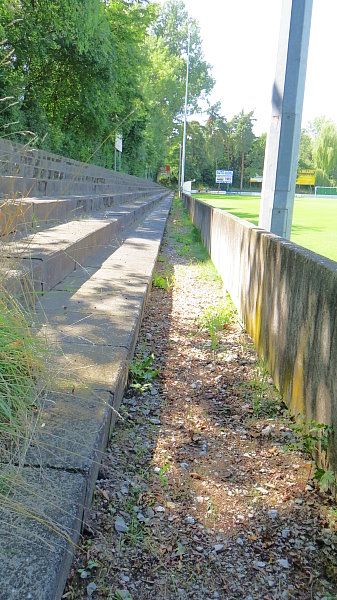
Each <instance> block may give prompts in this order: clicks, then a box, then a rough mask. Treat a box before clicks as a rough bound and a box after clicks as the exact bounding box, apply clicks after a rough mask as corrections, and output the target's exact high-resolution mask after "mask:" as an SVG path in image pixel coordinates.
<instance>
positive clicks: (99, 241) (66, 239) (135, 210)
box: [2, 191, 167, 293]
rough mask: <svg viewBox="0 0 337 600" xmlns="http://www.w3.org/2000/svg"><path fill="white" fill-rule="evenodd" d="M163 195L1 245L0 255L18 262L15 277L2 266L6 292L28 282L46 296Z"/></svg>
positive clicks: (165, 193)
mask: <svg viewBox="0 0 337 600" xmlns="http://www.w3.org/2000/svg"><path fill="white" fill-rule="evenodd" d="M165 196H167V192H165V191H161V192H160V193H159V194H155V195H152V196H150V198H145V199H138V200H134V202H133V203H132V204H131V203H128V204H126V205H122V204H121V205H118V206H116V208H114V209H109V210H105V211H103V212H94V213H92V215H91V217H90V218H89V217H86V218H83V219H82V220H79V221H69V222H68V223H63V224H61V225H57V226H56V227H51V228H49V229H47V230H45V231H39V232H37V233H35V234H32V235H29V236H27V237H25V238H23V239H21V240H19V241H15V242H12V243H9V244H3V245H2V255H3V256H4V257H7V259H8V261H10V260H13V259H14V260H16V261H18V260H19V261H20V263H21V265H20V267H19V269H20V271H19V274H17V269H18V267H17V266H16V267H15V269H16V273H15V274H14V275H13V273H11V270H10V269H9V267H8V264H7V265H6V267H5V269H6V274H5V277H7V279H8V286H9V289H10V291H12V292H13V291H16V292H17V293H19V292H20V290H22V289H25V287H26V285H27V281H29V280H31V281H32V289H33V290H35V292H38V293H46V292H47V291H48V290H50V289H52V288H53V287H54V286H55V285H57V284H58V283H59V282H60V281H62V279H63V278H64V277H66V275H68V274H69V273H71V272H72V271H74V270H76V269H77V268H78V267H79V266H81V265H82V264H83V262H84V260H85V259H86V257H87V256H89V255H90V254H92V253H94V252H95V251H96V249H97V248H100V247H104V246H106V245H108V244H109V243H110V240H111V239H112V238H114V237H116V236H117V235H118V234H119V235H122V232H123V230H124V229H125V228H126V227H128V226H130V225H131V224H132V223H134V222H135V221H136V220H138V219H139V218H141V217H142V215H143V214H144V213H145V212H146V211H148V210H151V209H152V208H153V207H154V205H155V204H156V203H158V201H159V200H161V199H162V198H163V197H165ZM17 275H18V276H17ZM13 285H14V289H13ZM15 286H16V287H15Z"/></svg>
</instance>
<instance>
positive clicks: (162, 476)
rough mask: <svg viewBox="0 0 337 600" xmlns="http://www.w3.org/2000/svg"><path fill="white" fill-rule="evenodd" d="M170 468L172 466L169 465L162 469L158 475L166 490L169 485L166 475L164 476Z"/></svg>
mask: <svg viewBox="0 0 337 600" xmlns="http://www.w3.org/2000/svg"><path fill="white" fill-rule="evenodd" d="M170 466H171V465H170V464H169V463H168V464H167V465H165V466H164V467H163V468H162V469H160V471H159V473H158V479H159V481H160V483H161V485H162V486H163V487H164V488H167V485H168V479H167V477H166V475H164V473H165V472H166V471H167V470H168V469H169V468H170Z"/></svg>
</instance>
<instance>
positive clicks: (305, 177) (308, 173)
mask: <svg viewBox="0 0 337 600" xmlns="http://www.w3.org/2000/svg"><path fill="white" fill-rule="evenodd" d="M296 185H315V171H314V170H313V169H301V171H297V179H296Z"/></svg>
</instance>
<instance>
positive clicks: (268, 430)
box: [261, 425, 271, 437]
mask: <svg viewBox="0 0 337 600" xmlns="http://www.w3.org/2000/svg"><path fill="white" fill-rule="evenodd" d="M270 434H271V427H270V425H267V427H265V428H264V429H262V431H261V435H263V436H264V437H268V436H269V435H270Z"/></svg>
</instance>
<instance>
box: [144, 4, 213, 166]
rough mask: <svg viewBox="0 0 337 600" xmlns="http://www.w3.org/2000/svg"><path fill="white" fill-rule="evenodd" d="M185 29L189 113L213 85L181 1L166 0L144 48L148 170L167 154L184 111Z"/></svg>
mask: <svg viewBox="0 0 337 600" xmlns="http://www.w3.org/2000/svg"><path fill="white" fill-rule="evenodd" d="M188 28H190V32H191V45H190V77H189V98H188V100H189V102H188V109H189V111H192V110H195V109H196V108H197V106H198V102H199V100H200V98H202V97H205V96H206V95H207V94H208V93H209V92H210V90H211V89H212V87H213V85H214V80H213V78H212V77H211V75H210V66H209V65H208V64H207V63H206V62H205V60H204V57H203V54H202V48H201V38H200V30H199V26H198V24H197V22H196V21H195V20H194V19H191V18H190V17H189V15H188V13H187V11H186V9H185V5H184V3H183V2H182V0H168V2H166V3H165V4H164V6H163V7H161V8H160V9H159V12H158V17H157V20H156V22H155V23H154V25H153V27H152V28H151V29H150V36H149V38H148V39H147V42H146V47H147V53H148V56H149V60H150V62H149V66H148V70H147V73H146V74H145V77H144V98H145V102H146V105H147V107H148V110H149V119H148V126H147V129H146V137H147V142H148V145H151V148H152V152H151V154H150V155H149V161H150V164H151V169H152V170H153V171H157V170H158V169H159V167H161V166H162V165H163V162H164V160H165V156H168V154H169V152H170V145H171V142H170V140H171V137H172V135H174V132H175V131H176V130H177V128H179V126H180V124H181V122H182V117H183V109H184V100H185V82H186V57H187V42H188Z"/></svg>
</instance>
